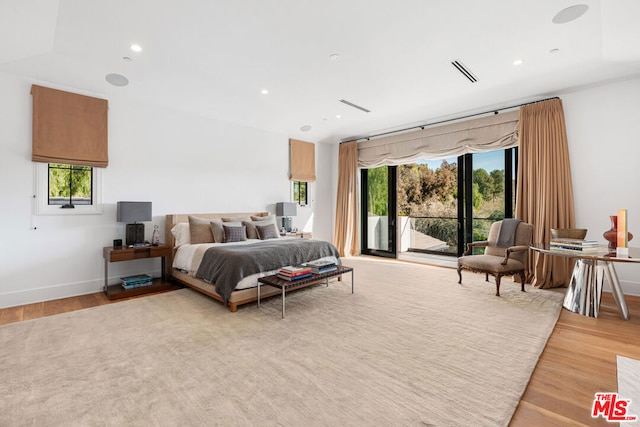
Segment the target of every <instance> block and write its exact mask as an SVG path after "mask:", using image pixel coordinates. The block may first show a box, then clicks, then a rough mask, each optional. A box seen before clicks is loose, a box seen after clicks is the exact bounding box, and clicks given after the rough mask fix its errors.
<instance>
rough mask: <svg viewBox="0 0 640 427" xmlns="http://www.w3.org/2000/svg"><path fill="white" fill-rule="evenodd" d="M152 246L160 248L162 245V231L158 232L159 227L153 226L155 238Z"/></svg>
mask: <svg viewBox="0 0 640 427" xmlns="http://www.w3.org/2000/svg"><path fill="white" fill-rule="evenodd" d="M151 244H152V245H153V246H158V245H159V244H160V231H159V230H158V226H157V225H154V226H153V236H152V237H151Z"/></svg>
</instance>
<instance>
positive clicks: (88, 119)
mask: <svg viewBox="0 0 640 427" xmlns="http://www.w3.org/2000/svg"><path fill="white" fill-rule="evenodd" d="M31 95H32V97H33V137H32V155H31V158H32V160H33V161H34V162H41V163H64V164H71V165H83V166H94V167H102V168H104V167H107V165H108V164H109V153H108V138H107V114H108V109H109V104H108V101H107V100H106V99H99V98H92V97H90V96H84V95H78V94H75V93H70V92H65V91H62V90H56V89H50V88H46V87H42V86H38V85H32V86H31Z"/></svg>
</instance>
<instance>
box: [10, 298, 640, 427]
mask: <svg viewBox="0 0 640 427" xmlns="http://www.w3.org/2000/svg"><path fill="white" fill-rule="evenodd" d="M176 288H177V287H176ZM141 297H144V296H141ZM626 301H627V305H628V306H629V312H630V314H631V320H629V321H623V320H621V319H620V316H619V314H618V311H617V308H616V305H615V303H614V301H613V298H612V296H611V294H608V293H605V294H603V297H602V304H601V314H600V316H599V318H598V319H592V318H587V317H583V316H579V315H577V314H574V313H571V312H569V311H567V310H564V309H563V310H562V313H561V315H560V319H559V320H558V323H557V324H556V326H555V329H554V331H553V333H552V334H551V337H550V338H549V341H548V343H547V346H546V347H545V349H544V352H543V353H542V356H541V357H540V360H539V362H538V365H537V367H536V369H535V371H534V373H533V376H532V377H531V381H530V382H529V385H528V387H527V389H526V391H525V393H524V395H523V396H522V400H521V401H520V405H519V406H518V408H517V410H516V412H515V414H514V417H513V419H512V422H511V426H514V427H520V426H523V427H530V426H543V425H544V426H547V427H548V426H599V425H602V426H610V425H611V424H610V423H607V422H606V421H605V420H603V419H602V418H598V419H593V418H591V407H592V404H593V398H594V394H595V393H596V392H607V391H610V392H616V391H617V390H618V386H617V378H616V355H618V354H619V355H622V356H626V357H630V358H634V359H640V297H632V296H627V297H626ZM114 302H116V301H109V300H108V299H107V298H106V296H105V295H104V294H103V293H102V292H100V293H95V294H89V295H83V296H78V297H73V298H64V299H60V300H54V301H47V302H42V303H37V304H29V305H24V306H20V307H12V308H5V309H0V325H3V324H8V323H13V322H20V321H23V320H28V319H35V318H38V317H43V316H50V315H53V314H58V313H64V312H68V311H73V310H80V309H83V308H88V307H95V306H98V305H103V304H110V303H114ZM496 327H497V328H499V327H500V325H496ZM622 397H624V398H630V396H622ZM487 398H488V399H491V396H487ZM635 415H640V414H635Z"/></svg>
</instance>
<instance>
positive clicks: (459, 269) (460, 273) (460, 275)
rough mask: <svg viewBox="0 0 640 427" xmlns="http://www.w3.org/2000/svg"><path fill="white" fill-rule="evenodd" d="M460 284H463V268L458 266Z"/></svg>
mask: <svg viewBox="0 0 640 427" xmlns="http://www.w3.org/2000/svg"><path fill="white" fill-rule="evenodd" d="M458 284H459V285H460V284H462V266H461V265H459V264H458Z"/></svg>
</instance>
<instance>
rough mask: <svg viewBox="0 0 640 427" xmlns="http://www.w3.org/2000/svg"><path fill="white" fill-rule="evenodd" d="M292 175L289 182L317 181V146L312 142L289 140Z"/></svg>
mask: <svg viewBox="0 0 640 427" xmlns="http://www.w3.org/2000/svg"><path fill="white" fill-rule="evenodd" d="M289 154H290V160H291V175H289V180H291V181H301V182H315V180H316V146H315V144H314V143H312V142H304V141H298V140H296V139H290V140H289Z"/></svg>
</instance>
